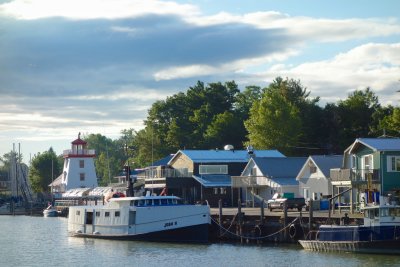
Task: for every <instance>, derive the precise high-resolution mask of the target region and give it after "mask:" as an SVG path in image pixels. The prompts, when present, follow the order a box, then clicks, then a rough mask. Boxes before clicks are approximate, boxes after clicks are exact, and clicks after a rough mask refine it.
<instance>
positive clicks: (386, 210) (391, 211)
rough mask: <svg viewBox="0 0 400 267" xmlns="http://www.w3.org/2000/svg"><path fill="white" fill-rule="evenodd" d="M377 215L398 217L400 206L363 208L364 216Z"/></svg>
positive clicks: (371, 216)
mask: <svg viewBox="0 0 400 267" xmlns="http://www.w3.org/2000/svg"><path fill="white" fill-rule="evenodd" d="M378 217H400V207H395V208H394V207H392V208H390V207H383V208H382V207H381V208H375V209H365V210H364V218H369V219H374V218H378Z"/></svg>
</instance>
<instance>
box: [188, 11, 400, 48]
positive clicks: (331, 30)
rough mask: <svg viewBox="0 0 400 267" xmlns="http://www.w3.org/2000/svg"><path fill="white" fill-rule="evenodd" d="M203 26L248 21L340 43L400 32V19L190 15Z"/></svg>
mask: <svg viewBox="0 0 400 267" xmlns="http://www.w3.org/2000/svg"><path fill="white" fill-rule="evenodd" d="M186 20H187V21H189V22H191V23H193V24H196V25H200V26H208V25H219V24H226V23H244V24H249V25H253V26H255V27H257V28H259V29H280V30H282V31H286V33H288V34H290V35H292V36H297V37H298V38H300V40H303V41H304V42H309V41H310V40H314V41H320V42H340V41H346V40H353V39H358V38H367V37H371V36H389V35H392V34H400V27H399V22H398V20H397V19H395V18H388V19H385V20H383V19H356V18H354V19H322V18H312V17H305V16H290V15H288V14H283V13H279V12H276V11H267V12H254V13H247V14H243V15H233V14H229V13H226V12H221V13H218V14H216V15H212V16H203V17H191V18H186Z"/></svg>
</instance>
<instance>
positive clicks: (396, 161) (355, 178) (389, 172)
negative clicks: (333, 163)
mask: <svg viewBox="0 0 400 267" xmlns="http://www.w3.org/2000/svg"><path fill="white" fill-rule="evenodd" d="M343 156H344V159H343V164H342V167H341V168H338V169H332V170H331V180H332V185H333V190H334V192H333V194H337V193H340V192H341V191H344V190H345V189H346V188H348V189H351V190H350V191H349V192H350V195H349V196H348V198H347V199H344V200H339V202H344V203H348V205H349V206H350V209H351V210H353V208H354V207H356V208H357V207H360V206H361V207H362V206H363V205H365V204H366V203H372V202H379V196H380V195H384V196H387V195H388V194H399V192H400V138H358V139H356V140H355V141H354V143H353V144H351V145H350V146H349V147H348V148H347V149H346V150H345V151H344V155H343Z"/></svg>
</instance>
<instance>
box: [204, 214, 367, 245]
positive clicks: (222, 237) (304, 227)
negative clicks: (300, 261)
mask: <svg viewBox="0 0 400 267" xmlns="http://www.w3.org/2000/svg"><path fill="white" fill-rule="evenodd" d="M345 214H347V217H348V223H349V224H359V223H361V221H362V218H363V214H360V213H355V214H350V213H349V212H348V211H341V212H340V213H339V212H338V211H334V212H331V214H329V211H328V210H316V211H312V212H311V213H310V211H306V210H302V211H300V212H299V211H297V210H296V211H294V210H293V211H291V210H287V211H286V212H284V211H277V210H274V211H269V210H268V209H267V208H264V209H263V208H261V207H258V208H243V207H242V208H222V209H220V208H211V221H212V226H211V228H210V241H212V242H218V241H228V242H240V243H257V244H260V243H268V242H276V243H296V242H297V240H299V239H304V238H306V236H307V235H308V234H309V232H310V231H313V230H316V229H318V228H319V226H320V225H322V224H337V225H339V224H342V223H343V217H345Z"/></svg>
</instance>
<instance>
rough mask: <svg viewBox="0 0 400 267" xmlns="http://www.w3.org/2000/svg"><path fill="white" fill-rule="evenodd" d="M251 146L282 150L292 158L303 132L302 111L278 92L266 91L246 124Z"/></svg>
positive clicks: (255, 105) (253, 107) (252, 110)
mask: <svg viewBox="0 0 400 267" xmlns="http://www.w3.org/2000/svg"><path fill="white" fill-rule="evenodd" d="M245 126H246V129H247V131H248V132H249V135H248V138H249V144H251V145H253V146H254V147H255V148H257V149H278V150H279V151H281V152H282V153H284V154H288V155H290V154H292V153H293V148H294V147H295V146H296V145H297V141H298V138H299V135H300V133H301V132H300V131H301V119H300V116H299V110H298V108H297V107H296V106H295V105H293V104H292V103H290V102H289V101H288V100H287V99H286V98H285V97H284V96H282V94H281V93H280V92H278V91H276V90H274V89H268V90H265V92H264V94H263V96H262V98H261V100H259V101H256V102H255V103H254V104H253V106H252V108H251V110H250V117H249V119H248V120H247V121H245Z"/></svg>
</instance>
